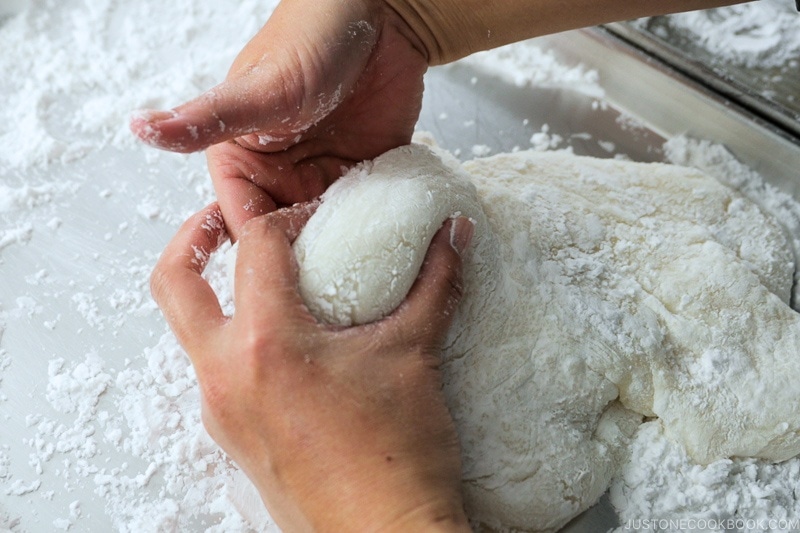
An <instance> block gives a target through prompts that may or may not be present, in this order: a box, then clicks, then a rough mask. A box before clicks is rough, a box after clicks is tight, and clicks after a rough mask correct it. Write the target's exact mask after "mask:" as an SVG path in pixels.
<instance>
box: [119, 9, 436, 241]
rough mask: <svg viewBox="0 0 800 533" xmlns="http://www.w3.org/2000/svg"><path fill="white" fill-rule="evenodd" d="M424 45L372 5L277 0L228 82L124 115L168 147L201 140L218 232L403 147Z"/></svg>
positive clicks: (233, 230)
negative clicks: (171, 104)
mask: <svg viewBox="0 0 800 533" xmlns="http://www.w3.org/2000/svg"><path fill="white" fill-rule="evenodd" d="M426 69H427V59H426V57H425V52H424V49H423V48H422V46H421V44H420V43H419V41H418V40H417V38H416V35H415V34H414V33H413V32H412V31H411V30H410V29H409V28H408V25H407V24H406V23H405V22H404V21H403V19H401V18H400V17H399V16H398V15H397V14H396V13H395V12H394V11H393V10H392V9H391V8H389V7H387V6H386V4H385V3H384V2H382V1H375V0H351V1H348V2H342V1H341V0H283V1H282V2H281V3H280V5H279V6H278V8H277V9H276V10H275V12H274V14H273V15H272V17H271V18H270V19H269V21H268V22H267V24H266V25H265V26H264V28H263V29H262V30H261V31H260V32H259V33H258V34H257V35H256V36H255V37H254V38H253V39H252V41H250V43H249V44H248V45H247V46H246V47H245V48H244V50H242V52H241V53H240V54H239V56H238V57H237V58H236V61H235V62H234V64H233V66H232V68H231V70H230V73H229V75H228V77H227V79H226V80H225V81H224V82H223V83H222V84H221V85H219V86H217V87H215V88H213V89H212V90H210V91H208V92H207V93H205V94H204V95H202V96H200V97H199V98H197V99H195V100H192V101H191V102H189V103H187V104H184V105H181V106H179V107H177V108H176V109H174V110H173V111H168V112H164V111H145V112H140V113H139V114H137V115H136V116H135V117H134V118H133V119H132V121H131V128H132V130H133V131H134V133H136V134H137V135H138V136H139V137H140V138H141V139H142V140H144V141H145V142H147V143H149V144H151V145H153V146H156V147H158V148H163V149H166V150H172V151H177V152H192V151H197V150H202V149H205V148H207V147H210V148H208V151H207V156H208V165H209V170H210V172H211V177H212V179H213V181H214V187H215V189H216V192H217V197H218V199H219V204H220V208H221V210H222V213H223V216H224V219H225V223H226V226H227V227H228V231H229V232H230V234H231V236H232V237H233V238H234V239H238V237H239V234H240V232H241V229H242V227H243V225H244V223H245V222H247V221H248V220H249V219H251V218H253V217H256V216H259V215H261V214H264V213H268V212H270V211H273V210H274V209H276V208H277V207H282V206H287V205H292V204H294V203H298V202H304V201H308V200H311V199H312V198H315V197H316V196H318V195H320V194H321V193H322V192H323V191H324V190H325V189H326V188H327V186H328V185H329V184H330V183H332V182H333V181H334V180H336V179H337V178H338V177H339V176H340V175H341V174H342V167H350V166H352V165H353V164H354V163H356V162H359V161H362V160H365V159H373V158H375V157H377V156H378V155H380V154H382V153H383V152H385V151H387V150H390V149H392V148H396V147H397V146H401V145H404V144H408V143H409V142H410V140H411V135H412V133H413V130H414V124H415V123H416V121H417V118H418V116H419V112H420V108H421V103H422V90H423V82H422V77H423V74H424V73H425V70H426Z"/></svg>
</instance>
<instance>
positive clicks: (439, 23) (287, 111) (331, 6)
mask: <svg viewBox="0 0 800 533" xmlns="http://www.w3.org/2000/svg"><path fill="white" fill-rule="evenodd" d="M730 3H734V2H732V1H731V0H658V1H657V2H633V1H629V0H571V1H570V2H565V1H564V0H505V1H503V2H488V1H486V0H438V1H431V0H348V1H347V2H343V1H341V0H283V1H282V2H281V3H280V4H279V5H278V7H277V9H276V10H275V12H274V13H273V15H272V16H271V17H270V19H269V20H268V21H267V23H266V25H265V26H264V27H263V28H262V29H261V30H260V31H259V32H258V34H256V35H255V37H253V39H252V40H251V41H250V42H249V43H248V44H247V46H245V48H244V49H243V50H242V51H241V53H240V54H239V56H238V57H237V58H236V60H235V61H234V63H233V65H232V67H231V69H230V71H229V73H228V76H227V78H226V80H225V81H224V82H223V83H221V84H220V85H218V86H217V87H214V88H213V89H211V90H210V91H208V92H206V93H205V94H203V95H201V96H199V97H198V98H196V99H195V100H192V101H191V102H188V103H186V104H183V105H181V106H178V107H176V108H175V109H173V110H171V111H153V110H145V111H140V112H138V113H136V114H135V115H134V116H133V118H132V120H131V128H132V130H133V131H134V133H136V135H137V136H139V138H141V139H142V140H143V141H145V142H147V143H149V144H151V145H153V146H155V147H158V148H162V149H166V150H172V151H177V152H193V151H199V150H204V149H205V150H206V154H207V157H208V167H209V172H210V174H211V178H212V180H213V182H214V187H215V189H216V192H217V197H218V199H219V203H220V208H221V209H222V213H223V217H224V219H225V223H226V226H227V227H228V231H229V232H230V234H231V236H232V237H233V238H234V239H237V238H238V236H239V232H240V231H241V228H242V226H243V225H244V223H245V222H247V220H249V219H250V218H253V217H255V216H258V215H261V214H264V213H268V212H270V211H273V210H274V209H276V208H278V207H282V206H287V205H292V204H294V203H296V202H304V201H308V200H311V199H313V198H315V197H317V196H319V195H320V194H321V193H322V192H323V191H324V190H325V189H326V188H327V187H328V185H330V184H331V183H332V182H333V181H335V180H336V179H337V178H338V177H339V176H340V175H341V174H342V172H341V169H342V167H350V166H352V165H353V164H355V163H356V162H359V161H362V160H365V159H373V158H375V157H377V156H378V155H380V154H382V153H383V152H386V151H387V150H390V149H392V148H396V147H397V146H401V145H403V144H407V143H408V142H410V140H411V135H412V133H413V131H414V125H415V123H416V121H417V118H418V117H419V112H420V108H421V105H422V92H423V75H424V74H425V71H426V70H427V68H428V66H429V64H439V63H444V62H448V61H452V60H454V59H457V58H459V57H462V56H464V55H467V54H469V53H472V52H475V51H478V50H484V49H488V48H492V47H495V46H499V45H501V44H506V43H508V42H512V41H515V40H520V39H524V38H528V37H535V36H538V35H544V34H547V33H553V32H557V31H563V30H568V29H571V28H578V27H583V26H588V25H594V24H599V23H603V22H609V21H613V20H623V19H630V18H635V17H639V16H646V15H655V14H660V13H670V12H676V11H685V10H690V9H700V8H707V7H713V6H718V5H724V4H730Z"/></svg>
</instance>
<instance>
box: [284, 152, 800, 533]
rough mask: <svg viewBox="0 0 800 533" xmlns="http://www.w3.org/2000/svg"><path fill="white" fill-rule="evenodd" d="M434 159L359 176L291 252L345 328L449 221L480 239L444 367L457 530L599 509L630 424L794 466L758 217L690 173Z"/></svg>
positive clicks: (774, 291)
mask: <svg viewBox="0 0 800 533" xmlns="http://www.w3.org/2000/svg"><path fill="white" fill-rule="evenodd" d="M440 156H441V157H442V158H443V159H444V161H445V162H443V161H442V160H440V158H439V157H438V156H437V155H434V153H433V152H432V151H431V150H429V149H428V148H426V147H424V146H420V145H411V146H408V147H403V148H399V149H396V150H393V151H391V152H388V153H386V154H384V155H382V156H381V157H379V158H377V159H376V160H375V161H373V162H371V163H365V164H363V165H361V166H359V167H358V168H356V169H354V170H353V171H351V172H350V173H348V174H347V175H346V176H344V177H343V178H342V179H341V180H339V181H338V182H337V183H336V184H335V185H334V186H332V187H331V188H330V189H329V190H328V191H327V192H326V193H325V195H324V196H323V203H322V205H321V206H320V208H319V210H318V211H317V212H316V213H315V214H314V216H313V217H312V218H311V220H310V221H309V223H308V226H307V227H306V229H305V230H304V231H303V232H302V233H301V236H300V237H299V238H298V240H297V242H296V243H295V251H296V253H297V256H298V260H299V263H300V285H301V290H302V293H303V297H304V299H305V301H306V302H307V304H308V306H309V308H310V309H311V310H312V312H313V313H315V314H316V316H317V317H318V318H320V319H321V320H325V321H329V322H333V323H339V324H344V325H346V324H351V323H360V322H365V321H369V320H374V319H376V318H379V317H381V316H383V315H384V314H386V313H388V312H389V311H391V309H393V308H394V307H395V306H396V305H397V304H398V303H399V302H400V301H401V300H402V298H403V297H404V296H405V294H406V292H407V290H408V288H409V287H410V285H411V283H412V282H413V280H414V277H415V276H416V274H417V271H418V268H419V266H420V264H421V261H422V259H423V258H424V255H425V253H426V250H427V246H428V244H429V242H430V239H431V237H432V235H433V234H434V233H435V231H436V230H437V229H438V228H439V227H440V226H441V224H442V222H443V221H444V220H445V219H446V218H448V217H450V216H452V215H454V214H456V213H462V214H465V215H467V216H470V217H471V218H473V219H474V220H475V221H476V233H475V239H474V241H473V246H472V247H471V251H470V256H469V258H468V260H467V261H466V264H465V271H464V283H465V296H464V299H463V300H462V302H461V305H460V307H459V311H458V315H457V316H456V320H455V323H454V325H453V327H452V329H451V331H450V334H449V337H448V341H447V343H446V347H445V349H444V353H443V361H444V364H443V372H444V380H445V393H446V396H447V400H448V403H449V406H450V409H451V411H452V414H453V416H454V418H455V421H456V425H457V428H458V431H459V436H460V439H461V443H462V454H463V468H464V471H463V487H464V493H465V498H466V504H467V507H468V511H469V514H470V516H471V518H473V519H474V520H477V521H479V522H482V523H485V524H488V525H490V526H493V527H510V528H518V529H525V530H541V531H545V530H556V529H558V528H559V527H561V526H562V525H564V524H565V523H566V522H567V521H568V520H569V519H570V518H572V517H574V516H576V515H577V514H579V513H580V512H581V511H583V510H585V509H586V508H588V507H589V506H591V505H592V504H594V503H595V502H596V501H597V499H598V498H599V497H600V496H601V495H602V494H603V493H604V492H605V491H606V489H607V488H608V486H609V484H610V481H611V479H612V477H613V476H614V475H615V473H616V472H617V470H618V467H619V464H620V462H621V461H623V460H624V458H625V450H626V447H627V446H628V444H629V441H630V438H631V436H632V435H633V434H634V432H635V430H636V428H637V427H638V425H639V424H640V423H641V421H642V419H643V417H659V418H660V419H661V420H662V422H663V424H664V426H665V428H666V432H667V434H668V435H670V436H672V437H673V438H674V439H676V440H678V441H679V442H681V443H682V444H683V446H684V447H685V448H686V450H687V452H688V453H689V454H690V455H691V456H692V457H693V458H694V459H695V460H697V461H699V462H701V463H707V462H710V461H713V460H715V459H717V458H721V457H729V456H752V457H764V458H769V459H775V460H781V459H785V458H787V457H791V456H794V455H796V454H798V453H800V438H799V437H798V435H800V433H799V432H800V385H798V383H797V380H796V379H795V378H796V376H798V375H800V358H799V357H797V355H796V352H797V347H798V346H800V316H798V315H797V314H796V313H794V311H792V310H791V309H790V308H789V306H788V304H787V302H788V298H789V294H790V289H791V285H792V276H793V269H794V264H793V259H792V255H791V252H790V250H789V246H788V245H787V242H786V239H785V237H784V234H783V231H782V229H781V228H780V226H779V225H778V224H777V223H776V222H775V221H774V220H773V219H772V218H771V217H769V216H767V215H765V214H764V213H762V212H761V210H760V209H759V208H758V207H757V206H756V205H754V204H753V203H751V202H749V201H748V200H746V199H745V198H743V197H742V196H741V195H740V194H738V193H736V192H734V191H733V190H731V189H729V188H727V187H725V186H723V185H721V184H720V183H718V182H717V181H716V180H714V179H712V178H710V177H708V176H706V175H704V174H702V173H701V172H699V171H696V170H692V169H688V168H683V167H677V166H670V165H662V164H639V163H631V162H625V161H618V160H598V159H592V158H586V157H577V156H574V155H571V154H566V153H552V152H550V153H542V152H519V153H515V154H501V155H498V156H494V157H490V158H486V159H477V160H473V161H470V162H467V163H464V164H463V165H459V163H458V162H457V161H455V160H454V159H453V158H451V157H449V156H448V155H447V154H440ZM470 182H471V183H470ZM405 270H408V271H409V272H405Z"/></svg>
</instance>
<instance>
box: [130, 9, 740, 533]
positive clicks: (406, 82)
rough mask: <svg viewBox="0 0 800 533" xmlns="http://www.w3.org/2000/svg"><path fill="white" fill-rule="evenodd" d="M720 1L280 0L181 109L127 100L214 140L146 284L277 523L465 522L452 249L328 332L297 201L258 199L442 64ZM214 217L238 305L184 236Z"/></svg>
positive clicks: (365, 138) (335, 151) (397, 139)
mask: <svg viewBox="0 0 800 533" xmlns="http://www.w3.org/2000/svg"><path fill="white" fill-rule="evenodd" d="M727 3H731V2H729V1H725V0H721V1H720V0H659V1H658V2H632V1H623V0H573V1H571V2H569V3H567V2H565V0H534V1H531V0H506V1H504V2H489V1H487V0H439V1H435V0H430V1H427V2H424V1H421V0H420V1H415V0H348V1H342V0H283V1H282V2H281V3H280V5H279V6H278V8H277V9H276V10H275V12H274V14H273V16H272V17H271V18H270V19H269V21H268V22H267V23H266V25H265V26H264V28H263V29H262V30H261V31H259V33H258V34H257V35H256V36H255V37H254V38H253V39H252V40H251V41H250V42H249V43H248V44H247V46H246V47H245V48H244V49H243V50H242V52H241V53H240V54H239V56H238V57H237V58H236V60H235V61H234V63H233V66H232V67H231V69H230V72H229V73H228V76H227V78H226V80H225V81H224V82H223V83H221V84H220V85H218V86H217V87H215V88H213V89H212V90H210V91H208V92H206V93H205V94H203V95H201V96H199V97H198V98H196V99H195V100H192V101H191V102H188V103H186V104H183V105H181V106H178V107H177V108H175V109H174V110H171V111H153V110H146V111H141V112H139V113H137V114H136V115H135V116H134V117H133V119H132V121H131V128H132V130H133V131H134V133H136V135H138V136H139V137H140V138H141V139H142V140H143V141H145V142H147V143H149V144H150V145H153V146H155V147H158V148H162V149H166V150H172V151H177V152H193V151H199V150H206V154H207V158H208V166H209V171H210V174H211V177H212V180H213V182H214V187H215V189H216V192H217V197H218V199H219V206H218V207H214V208H213V209H210V210H206V211H204V212H203V213H201V214H199V215H196V216H195V217H192V218H191V219H190V220H189V221H188V222H187V224H186V225H184V226H183V227H182V229H181V230H180V231H179V233H178V235H177V236H176V238H175V240H174V241H173V242H172V243H171V244H170V245H169V247H168V248H167V249H166V250H165V252H164V254H163V256H162V259H161V260H160V262H159V264H158V266H157V268H156V270H155V272H154V274H153V294H154V296H155V298H156V300H157V302H158V303H159V305H160V306H161V308H162V309H163V311H164V313H165V316H166V317H167V320H168V322H169V323H170V325H171V327H172V328H173V330H174V331H175V334H176V336H177V337H178V339H179V340H180V341H181V342H182V344H183V345H184V347H185V348H186V351H187V353H188V354H189V355H190V357H191V358H192V362H193V364H194V365H195V367H196V370H197V375H198V380H199V382H200V387H201V390H202V393H203V394H202V396H203V401H204V406H203V416H204V422H205V424H206V427H207V428H208V430H209V432H210V433H211V435H212V436H213V437H214V438H215V439H216V440H217V441H218V442H219V443H220V444H221V445H222V447H223V448H224V449H225V450H226V451H227V452H228V453H229V454H230V455H231V457H232V458H233V459H234V460H235V461H236V462H237V463H238V464H240V465H241V466H242V468H243V469H244V470H245V472H246V473H247V474H248V476H249V477H250V478H251V480H253V482H254V483H255V484H256V486H257V488H258V489H259V491H260V492H261V494H262V497H263V498H264V500H265V503H266V504H267V506H268V507H269V509H270V511H271V513H272V514H273V516H274V518H275V519H276V520H277V521H278V523H279V524H281V525H282V526H284V528H285V529H287V530H308V529H317V530H331V531H349V530H353V529H359V530H360V529H364V530H370V531H373V530H375V531H377V530H381V529H388V530H391V529H397V530H406V531H416V530H426V529H433V530H435V529H443V530H449V529H463V528H466V523H465V521H464V517H463V512H462V511H461V496H460V493H459V492H458V478H459V466H458V443H457V441H456V440H455V433H454V430H453V422H452V420H451V418H450V416H449V414H448V412H447V409H446V407H445V406H444V403H443V400H442V398H441V394H440V392H439V386H440V383H439V381H440V377H439V371H438V366H437V357H438V346H439V344H438V343H440V342H441V339H442V338H443V336H444V334H445V332H446V330H447V327H448V326H449V317H450V316H451V315H452V310H453V308H454V306H455V302H456V301H457V299H458V298H457V294H456V295H454V294H453V290H454V289H453V288H456V290H455V292H456V293H457V292H458V290H457V288H458V287H460V285H459V284H458V281H457V280H458V277H457V275H456V272H457V271H458V270H459V267H460V257H458V254H455V255H454V252H453V249H454V248H453V247H452V246H449V245H448V244H447V239H446V238H445V237H444V236H443V235H445V234H446V232H445V234H441V233H440V234H439V236H437V238H436V239H435V240H434V243H433V244H432V245H431V249H430V252H429V261H428V262H427V263H426V266H425V267H424V268H423V272H422V273H421V274H420V279H419V281H418V283H417V285H415V288H414V289H412V292H411V294H410V295H409V298H408V300H407V301H406V302H405V303H404V304H403V305H402V307H401V308H400V309H398V311H397V312H396V313H395V314H393V315H392V316H391V317H388V318H387V319H385V320H383V321H381V322H378V323H376V324H371V325H367V326H362V327H357V328H353V329H352V330H341V331H339V330H333V329H330V328H327V327H325V326H322V325H319V324H317V323H316V322H315V321H314V320H313V318H311V317H310V316H309V315H308V313H307V312H306V311H305V309H304V308H303V307H302V304H301V303H300V301H299V299H298V298H299V297H298V296H297V294H296V287H295V285H296V279H295V276H296V274H295V273H294V267H293V264H292V257H293V256H292V254H291V249H290V248H289V246H288V243H289V241H290V240H291V239H292V238H293V237H294V235H295V234H296V231H297V227H298V225H299V224H301V222H302V216H301V215H300V214H298V212H297V209H292V210H290V211H281V212H278V213H276V214H274V215H270V216H267V217H264V216H262V215H265V214H266V213H271V212H273V211H275V210H276V209H279V208H285V207H287V206H291V205H293V204H295V203H298V202H307V201H309V200H312V199H313V198H316V197H317V196H319V195H320V194H321V193H322V192H323V191H324V190H325V189H326V188H327V187H328V185H330V184H331V183H332V182H333V181H335V180H336V179H337V178H338V177H339V176H340V175H341V174H342V167H350V166H352V165H353V164H355V163H356V162H359V161H362V160H365V159H372V158H374V157H376V156H378V155H380V154H382V153H384V152H386V151H387V150H390V149H392V148H395V147H397V146H400V145H403V144H407V143H408V142H409V141H410V140H411V135H412V133H413V130H414V125H415V123H416V121H417V118H418V116H419V112H420V108H421V102H422V92H423V75H424V73H425V71H426V70H427V68H428V66H429V65H431V64H439V63H444V62H448V61H451V60H453V59H456V58H458V57H461V56H464V55H467V54H469V53H471V52H474V51H477V50H482V49H488V48H492V47H494V46H499V45H501V44H505V43H507V42H512V41H515V40H519V39H523V38H527V37H535V36H537V35H543V34H546V33H552V32H555V31H563V30H567V29H571V28H577V27H581V26H587V25H593V24H598V23H602V22H609V21H612V20H621V19H627V18H634V17H638V16H645V15H654V14H659V13H668V12H673V11H683V10H688V9H697V8H705V7H713V6H716V5H723V4H727ZM301 211H302V210H301ZM289 213H291V215H290V214H289ZM208 217H212V219H214V220H217V222H218V224H217V226H220V227H221V226H222V223H221V222H222V219H224V226H225V227H226V228H227V231H228V234H229V235H230V237H231V238H232V239H234V240H239V239H241V240H242V244H241V246H242V249H240V255H239V257H240V264H239V265H237V283H236V287H237V288H236V307H237V310H236V314H235V315H234V317H233V318H231V319H229V318H226V317H224V316H222V313H221V311H220V310H219V304H218V303H217V301H216V298H215V297H214V296H213V292H211V291H210V289H209V288H208V286H207V284H206V283H205V282H204V281H203V280H202V278H201V277H200V272H201V271H202V266H203V265H200V264H197V263H196V255H195V251H194V250H193V248H192V246H196V247H197V249H202V250H205V251H207V252H210V251H211V250H212V249H214V248H215V247H216V244H217V242H218V241H217V239H218V238H219V237H220V233H219V231H220V230H213V231H209V230H207V229H204V228H203V227H202V226H203V224H204V223H205V222H207V219H208ZM251 220H252V222H250V223H249V222H248V221H251ZM205 225H206V226H207V227H209V228H211V227H212V226H213V225H211V224H207V223H206V224H205ZM456 234H458V232H456ZM467 241H468V239H467ZM242 265H246V266H242ZM356 437H357V438H356ZM389 459H391V460H389Z"/></svg>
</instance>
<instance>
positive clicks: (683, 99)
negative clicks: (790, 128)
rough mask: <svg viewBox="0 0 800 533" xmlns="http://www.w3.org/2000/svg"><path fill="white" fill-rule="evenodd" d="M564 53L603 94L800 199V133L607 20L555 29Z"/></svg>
mask: <svg viewBox="0 0 800 533" xmlns="http://www.w3.org/2000/svg"><path fill="white" fill-rule="evenodd" d="M545 42H546V43H547V45H548V47H550V48H552V49H553V50H554V51H556V52H557V56H558V57H560V58H561V59H562V60H565V61H568V62H572V63H581V64H583V65H584V66H586V67H587V68H592V69H595V70H596V71H597V72H598V76H599V77H600V85H601V86H602V87H603V89H604V90H605V97H604V99H605V100H606V101H608V103H609V104H610V105H612V106H614V107H616V108H617V109H619V110H620V111H622V112H624V113H627V114H629V115H630V116H632V117H634V118H636V119H637V120H639V121H641V122H642V123H643V124H644V125H646V126H647V127H648V128H650V129H652V130H653V131H655V132H656V133H658V134H659V135H661V136H663V137H665V138H672V137H676V136H679V135H687V136H689V137H692V138H698V139H707V140H709V141H712V142H716V143H721V144H723V145H724V146H726V147H727V149H728V150H729V151H731V153H733V155H734V156H735V157H736V158H737V159H738V160H739V161H741V162H743V163H744V164H746V165H748V166H749V167H750V168H752V169H753V170H754V171H755V172H757V173H759V174H760V175H761V176H763V177H764V179H765V180H767V181H768V182H769V183H771V184H772V185H774V186H776V187H778V188H779V189H781V190H783V191H784V192H786V193H788V194H790V195H792V196H793V197H794V198H795V199H798V200H800V164H798V163H800V138H798V137H795V136H793V135H791V134H790V133H789V132H787V131H785V130H783V129H781V128H778V127H776V126H775V125H774V124H773V123H771V122H769V121H767V120H765V119H764V118H763V117H760V116H758V115H756V114H754V113H752V112H751V111H750V110H748V109H746V108H744V107H743V106H741V105H739V104H737V103H736V102H732V101H730V100H728V99H727V98H725V97H724V96H722V95H720V94H719V93H716V92H715V91H713V90H712V89H710V88H709V87H707V86H705V85H703V84H701V83H699V82H697V81H695V80H693V79H691V78H689V77H687V76H686V75H684V74H682V73H681V72H679V71H677V70H675V69H674V68H672V67H671V66H670V65H668V64H666V63H665V62H664V61H662V60H660V59H658V58H654V57H653V56H651V55H649V54H647V53H646V52H644V51H643V50H641V49H639V48H636V47H634V46H633V45H631V44H629V43H627V42H625V41H623V40H622V39H620V38H618V37H617V36H615V35H614V34H612V33H611V32H609V31H608V30H606V29H604V28H601V27H594V28H589V29H586V30H581V31H579V32H565V33H560V34H554V35H551V36H548V37H547V39H546V41H545Z"/></svg>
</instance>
